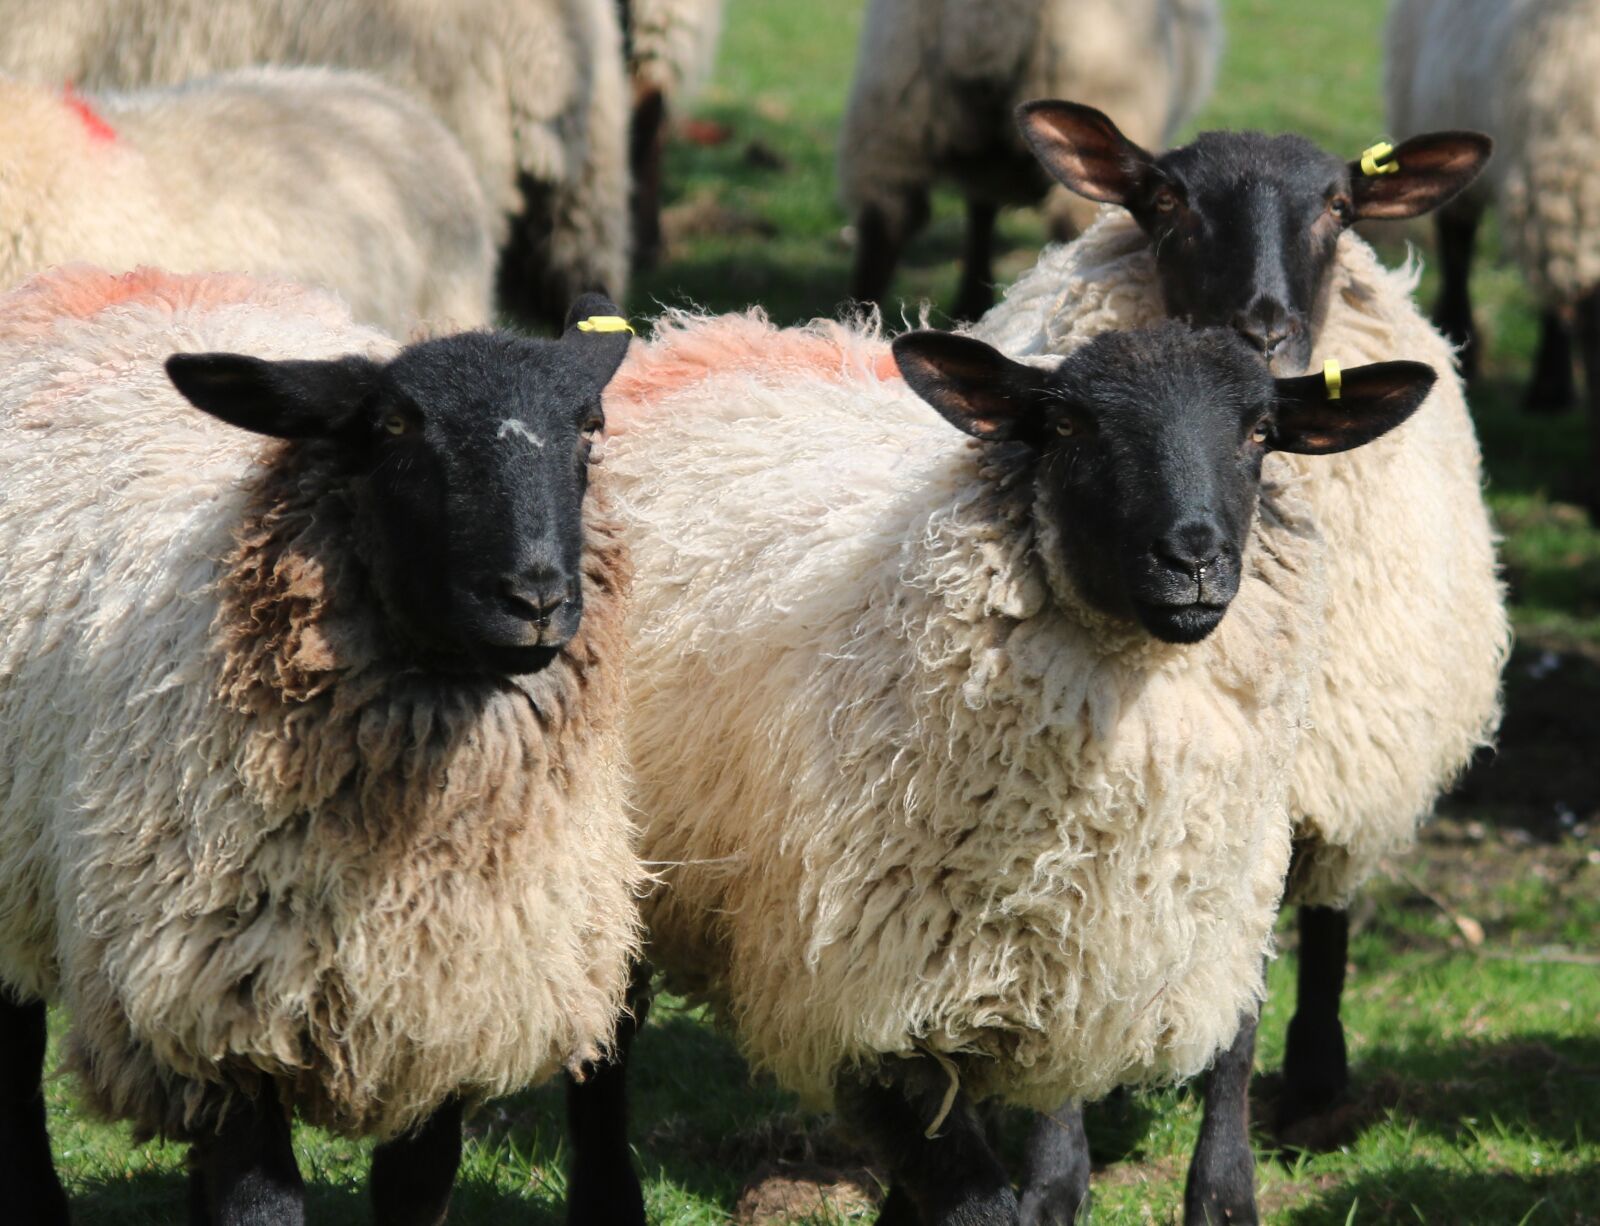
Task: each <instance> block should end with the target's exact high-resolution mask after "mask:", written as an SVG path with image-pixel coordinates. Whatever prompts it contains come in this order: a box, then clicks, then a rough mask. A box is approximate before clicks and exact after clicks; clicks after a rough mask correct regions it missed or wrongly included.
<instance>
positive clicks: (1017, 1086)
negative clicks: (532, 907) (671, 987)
mask: <svg viewBox="0 0 1600 1226" xmlns="http://www.w3.org/2000/svg"><path fill="white" fill-rule="evenodd" d="M883 349H884V346H883V345H882V344H881V342H879V341H878V340H877V339H876V338H875V337H873V336H870V335H862V334H859V333H855V332H853V331H850V330H847V329H834V330H833V331H831V332H822V333H819V332H815V331H809V332H808V331H803V330H792V331H789V332H777V331H774V330H771V329H769V328H766V327H765V326H764V325H762V324H761V323H760V322H759V321H757V320H751V319H745V318H735V319H732V320H715V321H706V322H701V321H693V320H691V321H688V322H686V323H682V324H679V325H673V324H670V323H669V324H668V325H667V326H665V327H664V328H663V329H662V330H661V331H659V332H658V336H657V340H656V341H655V342H654V343H653V344H652V345H650V346H647V347H645V348H644V349H643V350H642V351H641V352H639V353H638V354H636V356H635V360H634V362H633V363H631V364H630V366H629V367H628V368H626V369H625V371H624V372H623V373H622V374H621V375H620V376H619V379H618V381H617V383H615V384H614V385H613V389H612V397H613V398H612V402H611V403H612V408H613V410H614V413H615V414H616V420H617V422H618V433H617V435H616V436H615V437H614V438H613V439H612V441H611V443H610V444H609V447H610V450H609V452H608V455H607V461H606V462H607V466H608V469H609V470H610V472H611V474H612V476H613V477H614V478H615V479H616V481H617V482H618V485H617V489H618V494H619V498H618V507H619V510H620V512H621V513H622V515H623V516H624V520H625V523H626V525H627V531H628V533H629V539H630V543H631V544H632V545H633V546H634V548H635V551H636V556H637V557H638V559H639V561H640V564H641V565H640V579H639V584H638V588H637V590H636V598H637V603H636V605H635V616H634V617H633V619H632V622H631V624H632V625H633V627H634V640H633V644H632V649H631V653H630V692H631V694H632V695H633V701H632V709H631V713H630V716H629V728H630V731H629V737H628V741H629V748H630V759H631V762H632V764H633V767H634V769H635V772H636V777H637V782H638V797H639V809H640V822H641V829H642V853H643V854H644V855H645V856H646V857H647V859H649V860H651V861H653V862H658V863H660V864H662V865H663V866H664V867H663V869H662V878H663V881H662V885H661V887H660V888H659V889H658V890H656V891H655V892H653V893H652V894H651V896H650V897H649V898H648V900H647V901H646V904H645V909H646V922H647V925H648V928H649V933H650V951H651V957H652V959H653V960H655V961H657V962H658V963H660V964H663V965H665V966H666V967H667V969H668V971H669V979H674V980H676V981H677V982H678V983H679V984H681V985H683V986H686V987H688V988H689V989H691V990H692V991H693V992H695V993H697V994H699V995H701V996H703V997H705V998H708V999H710V1000H711V1001H713V1002H714V1003H715V1004H716V1005H717V1006H718V1010H719V1013H720V1015H721V1017H722V1018H723V1019H724V1020H725V1021H726V1022H727V1023H728V1024H729V1025H730V1027H731V1028H732V1030H733V1032H734V1035H735V1036H736V1039H737V1041H738V1043H739V1046H740V1047H741V1049H742V1050H743V1052H744V1053H745V1055H746V1056H747V1057H748V1058H749V1060H750V1061H751V1063H752V1065H753V1066H754V1067H756V1068H758V1069H762V1070H766V1071H768V1072H770V1073H772V1074H773V1075H775V1076H776V1078H777V1079H778V1081H779V1082H780V1083H781V1084H782V1085H784V1086H785V1087H787V1088H789V1089H792V1090H794V1091H796V1092H798V1093H800V1094H801V1095H802V1096H804V1097H805V1098H807V1099H809V1100H812V1101H813V1102H822V1103H827V1102H832V1103H834V1104H835V1105H837V1106H838V1107H839V1108H840V1109H841V1110H842V1111H843V1112H844V1113H845V1114H846V1115H847V1116H848V1117H849V1118H850V1119H851V1121H852V1122H853V1123H854V1124H855V1125H856V1126H857V1127H859V1128H860V1129H861V1130H862V1131H864V1132H865V1133H866V1135H867V1136H868V1137H869V1139H870V1140H871V1142H872V1143H873V1145H874V1146H875V1148H876V1149H877V1150H878V1152H879V1154H880V1156H881V1157H882V1158H883V1159H884V1161H885V1162H886V1163H887V1165H888V1167H889V1170H890V1171H891V1173H892V1175H893V1178H894V1180H895V1183H896V1185H897V1191H896V1193H895V1195H896V1197H898V1198H900V1200H901V1202H902V1208H904V1207H905V1205H904V1203H903V1202H904V1201H905V1200H906V1199H907V1198H909V1201H910V1202H911V1203H912V1204H914V1206H915V1209H916V1211H917V1212H919V1213H920V1214H921V1218H920V1220H921V1221H923V1222H925V1223H933V1222H938V1223H950V1222H956V1221H960V1222H963V1223H1002V1222H1015V1221H1016V1214H1017V1204H1016V1201H1015V1198H1014V1196H1013V1194H1012V1192H1011V1190H1010V1186H1009V1183H1008V1181H1007V1180H1006V1178H1005V1175H1004V1173H1003V1172H1002V1171H1000V1170H999V1167H998V1165H997V1164H996V1162H995V1160H994V1158H993V1156H992V1155H991V1154H990V1153H989V1151H988V1148H987V1146H986V1145H985V1143H984V1141H983V1138H982V1135H981V1132H980V1131H979V1130H978V1129H977V1128H976V1127H975V1125H974V1123H973V1120H972V1117H971V1111H970V1107H969V1099H971V1098H973V1097H989V1096H995V1097H998V1098H1001V1099H1004V1100H1009V1101H1015V1102H1021V1103H1028V1104H1033V1105H1038V1106H1043V1105H1049V1104H1051V1103H1053V1102H1054V1101H1055V1100H1056V1098H1057V1096H1058V1095H1061V1094H1063V1093H1067V1094H1090V1095H1094V1094H1099V1093H1102V1092H1104V1091H1105V1090H1108V1089H1110V1088H1111V1087H1112V1086H1115V1085H1118V1084H1121V1083H1123V1082H1125V1081H1142V1080H1161V1079H1174V1078H1182V1077H1185V1076H1189V1075H1192V1074H1193V1073H1195V1072H1198V1071H1199V1070H1200V1069H1201V1068H1203V1067H1204V1066H1205V1065H1206V1064H1207V1063H1208V1062H1209V1061H1210V1059H1211V1058H1212V1055H1213V1053H1214V1052H1215V1051H1216V1050H1217V1049H1218V1048H1220V1047H1226V1046H1227V1045H1228V1044H1229V1043H1230V1042H1232V1041H1233V1040H1234V1037H1235V1035H1236V1034H1237V1033H1238V1031H1239V1027H1240V1022H1241V1019H1242V1018H1243V1017H1246V1016H1249V1015H1251V1014H1253V1012H1254V1010H1255V1008H1256V1002H1257V1001H1258V999H1259V996H1260V992H1261V988H1262V973H1261V972H1262V961H1263V955H1264V954H1265V952H1266V950H1267V949H1268V947H1269V945H1270V943H1271V939H1272V937H1271V934H1272V922H1273V918H1274V916H1275V914H1276V912H1277V909H1278V900H1279V896H1280V894H1281V888H1282V880H1281V876H1280V875H1281V874H1283V873H1285V872H1286V871H1287V869H1288V864H1289V852H1290V847H1289V841H1290V840H1289V836H1290V823H1289V820H1288V817H1287V799H1288V789H1289V786H1290V782H1291V772H1292V769H1293V766H1294V761H1295V758H1294V754H1295V749H1296V745H1297V742H1298V741H1299V739H1300V736H1301V730H1302V726H1303V723H1304V715H1305V710H1306V704H1307V701H1308V697H1309V688H1310V684H1311V679H1312V676H1313V674H1314V672H1315V669H1316V665H1317V661H1318V659H1319V657H1320V653H1321V651H1322V649H1323V632H1324V624H1323V615H1322V608H1323V602H1324V576H1325V572H1326V570H1327V567H1328V562H1327V559H1326V558H1325V557H1324V556H1323V548H1322V543H1321V539H1320V536H1319V534H1318V531H1317V529H1316V526H1315V523H1314V521H1313V520H1311V519H1310V518H1308V517H1307V516H1305V515H1304V514H1303V507H1302V505H1301V503H1300V501H1299V498H1298V495H1297V494H1296V492H1295V490H1294V489H1293V487H1292V485H1286V484H1284V483H1283V482H1281V481H1280V480H1279V479H1278V478H1279V475H1280V474H1284V475H1287V474H1288V473H1289V472H1291V471H1292V470H1291V469H1290V468H1289V466H1288V464H1287V463H1286V460H1285V457H1284V456H1282V455H1279V454H1277V453H1281V452H1286V453H1294V452H1305V453H1311V454H1322V453H1326V452H1330V451H1336V450H1341V449H1343V448H1346V447H1352V446H1357V445H1359V444H1361V443H1364V442H1367V441H1368V440H1370V439H1372V438H1375V437H1376V436H1378V435H1380V434H1382V433H1383V432H1384V431H1385V430H1387V429H1389V428H1390V427H1392V426H1393V425H1395V424H1396V423H1398V422H1400V421H1401V420H1403V419H1404V418H1405V417H1406V416H1407V415H1408V414H1409V413H1410V412H1411V411H1412V409H1414V408H1415V407H1416V405H1417V404H1418V403H1419V402H1420V401H1421V400H1422V398H1423V397H1424V395H1425V394H1426V392H1427V389H1428V387H1429V386H1430V385H1431V383H1432V382H1433V373H1432V372H1431V371H1430V370H1429V369H1428V368H1427V367H1425V366H1421V365H1419V364H1416V363H1408V362H1399V363H1389V364H1383V365H1377V366H1370V367H1365V368H1362V369H1360V370H1347V371H1345V372H1344V376H1343V379H1344V382H1343V398H1342V399H1341V400H1338V401H1330V400H1329V399H1328V392H1327V388H1326V385H1325V382H1324V379H1323V377H1322V376H1321V375H1317V376H1314V377H1307V378H1297V379H1288V380H1278V381H1274V380H1273V378H1272V377H1271V376H1270V375H1269V374H1268V372H1267V371H1266V370H1265V369H1264V368H1263V367H1262V365H1261V364H1260V363H1259V362H1258V361H1257V360H1256V358H1255V357H1254V355H1253V353H1252V351H1251V350H1250V348H1249V347H1248V346H1247V345H1246V344H1245V343H1244V342H1243V341H1241V340H1240V339H1239V338H1238V337H1236V336H1234V335H1232V334H1231V333H1229V332H1227V331H1224V330H1212V331H1209V332H1199V333H1197V332H1192V331H1190V330H1188V329H1185V328H1182V327H1179V326H1177V325H1172V324H1168V325H1165V326H1163V327H1159V328H1155V329H1151V330H1146V331H1141V332H1130V333H1122V334H1117V335H1112V336H1103V337H1100V338H1097V339H1096V340H1095V341H1093V342H1091V343H1089V344H1087V345H1085V346H1083V347H1082V348H1081V349H1079V350H1077V351H1076V352H1075V353H1073V354H1072V355H1071V356H1070V357H1068V358H1066V359H1065V360H1064V361H1059V362H1057V361H1046V362H1043V363H1040V364H1039V365H1035V366H1024V365H1021V364H1018V363H1015V362H1011V361H1009V360H1007V359H1005V358H1003V357H1002V356H1001V355H1000V354H999V353H997V352H996V351H994V350H993V349H991V348H989V347H988V346H987V345H984V344H981V343H979V342H977V341H975V340H972V339H970V338H965V337H959V336H950V335H946V334H936V333H915V334H912V335H910V336H906V337H902V338H901V339H900V340H898V341H897V342H896V343H895V346H894V357H895V359H896V361H897V362H898V366H899V369H900V370H901V371H903V372H904V375H905V380H904V381H902V380H901V379H899V378H897V377H889V376H888V372H886V371H885V370H884V366H883V362H882V359H883V357H884V356H885V355H884V353H883ZM719 350H720V352H719ZM889 369H890V370H891V371H892V369H893V367H892V366H890V368H889ZM919 396H920V397H922V398H925V400H926V402H927V403H924V399H919ZM930 403H931V404H932V405H933V406H934V407H935V408H937V409H938V411H939V413H940V414H942V415H943V417H944V418H945V420H943V421H941V420H939V418H938V417H936V416H935V415H934V414H933V413H930V412H929V411H928V407H927V405H928V404H930ZM952 425H954V426H955V427H956V428H957V429H956V430H952V429H951V426H952ZM957 430H959V431H962V432H964V433H957ZM967 436H976V439H977V440H980V441H974V439H973V438H972V437H967ZM1309 462H1310V463H1315V462H1316V461H1309ZM1264 468H1265V471H1263V469H1264ZM686 711H692V712H693V717H692V718H685V712H686ZM958 1204H960V1205H964V1206H965V1208H964V1209H963V1210H962V1212H964V1213H965V1214H966V1216H952V1214H955V1213H956V1212H957V1206H958ZM885 1212H886V1213H887V1212H889V1210H888V1209H887V1208H886V1210H885Z"/></svg>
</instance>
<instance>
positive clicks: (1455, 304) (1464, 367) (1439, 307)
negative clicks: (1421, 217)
mask: <svg viewBox="0 0 1600 1226" xmlns="http://www.w3.org/2000/svg"><path fill="white" fill-rule="evenodd" d="M1482 216H1483V213H1482V210H1481V209H1479V208H1478V207H1476V206H1474V205H1471V204H1462V203H1460V202H1457V203H1456V204H1454V205H1452V206H1450V207H1447V208H1443V209H1440V210H1439V213H1438V215H1437V216H1436V217H1435V218H1434V230H1435V232H1436V233H1437V235H1438V239H1439V278H1440V285H1439V300H1438V301H1437V302H1436V303H1435V304H1434V307H1433V322H1434V324H1435V326H1437V327H1438V329H1439V331H1441V332H1443V333H1444V334H1445V335H1446V336H1447V337H1449V338H1450V341H1451V343H1452V344H1455V345H1459V346H1461V373H1462V374H1463V375H1465V376H1466V377H1467V378H1468V379H1473V378H1476V377H1477V374H1478V333H1477V329H1476V328H1474V327H1473V324H1472V294H1471V291H1470V288H1469V284H1470V281H1471V278H1472V248H1473V244H1474V242H1475V241H1476V239H1477V236H1478V221H1479V219H1480V218H1481V217H1482Z"/></svg>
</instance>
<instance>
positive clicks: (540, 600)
mask: <svg viewBox="0 0 1600 1226" xmlns="http://www.w3.org/2000/svg"><path fill="white" fill-rule="evenodd" d="M500 594H501V595H502V596H503V597H505V600H506V604H507V605H509V606H510V608H511V611H512V612H513V613H515V614H516V615H517V616H518V617H521V618H523V619H525V620H527V621H531V622H532V623H533V624H534V625H536V626H539V627H541V628H542V627H545V626H548V625H549V624H550V619H551V618H552V617H554V616H555V615H556V613H557V611H559V610H560V608H561V606H562V605H564V604H566V603H567V602H568V601H569V600H571V599H572V597H573V594H574V585H573V582H572V580H571V579H568V578H566V577H564V576H563V575H562V574H561V573H560V572H558V571H556V570H554V569H552V568H550V567H545V566H535V567H531V568H529V569H528V570H525V571H523V572H522V573H521V574H516V575H502V576H501V577H500Z"/></svg>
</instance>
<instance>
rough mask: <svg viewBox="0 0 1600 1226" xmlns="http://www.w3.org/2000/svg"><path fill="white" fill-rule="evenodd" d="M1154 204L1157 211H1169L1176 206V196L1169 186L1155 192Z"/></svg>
mask: <svg viewBox="0 0 1600 1226" xmlns="http://www.w3.org/2000/svg"><path fill="white" fill-rule="evenodd" d="M1155 206H1156V212H1158V213H1170V212H1172V210H1173V209H1175V208H1177V207H1178V198H1177V196H1175V195H1173V193H1172V189H1171V188H1170V187H1163V188H1162V189H1161V190H1160V191H1158V192H1157V193H1156V199H1155Z"/></svg>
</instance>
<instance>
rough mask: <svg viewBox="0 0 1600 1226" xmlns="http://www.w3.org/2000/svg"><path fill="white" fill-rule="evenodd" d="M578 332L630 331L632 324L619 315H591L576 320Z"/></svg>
mask: <svg viewBox="0 0 1600 1226" xmlns="http://www.w3.org/2000/svg"><path fill="white" fill-rule="evenodd" d="M578 331H579V332H632V331H633V325H632V324H630V323H629V322H628V321H627V320H626V319H624V318H622V316H620V315H591V316H589V318H588V319H580V320H579V321H578Z"/></svg>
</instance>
